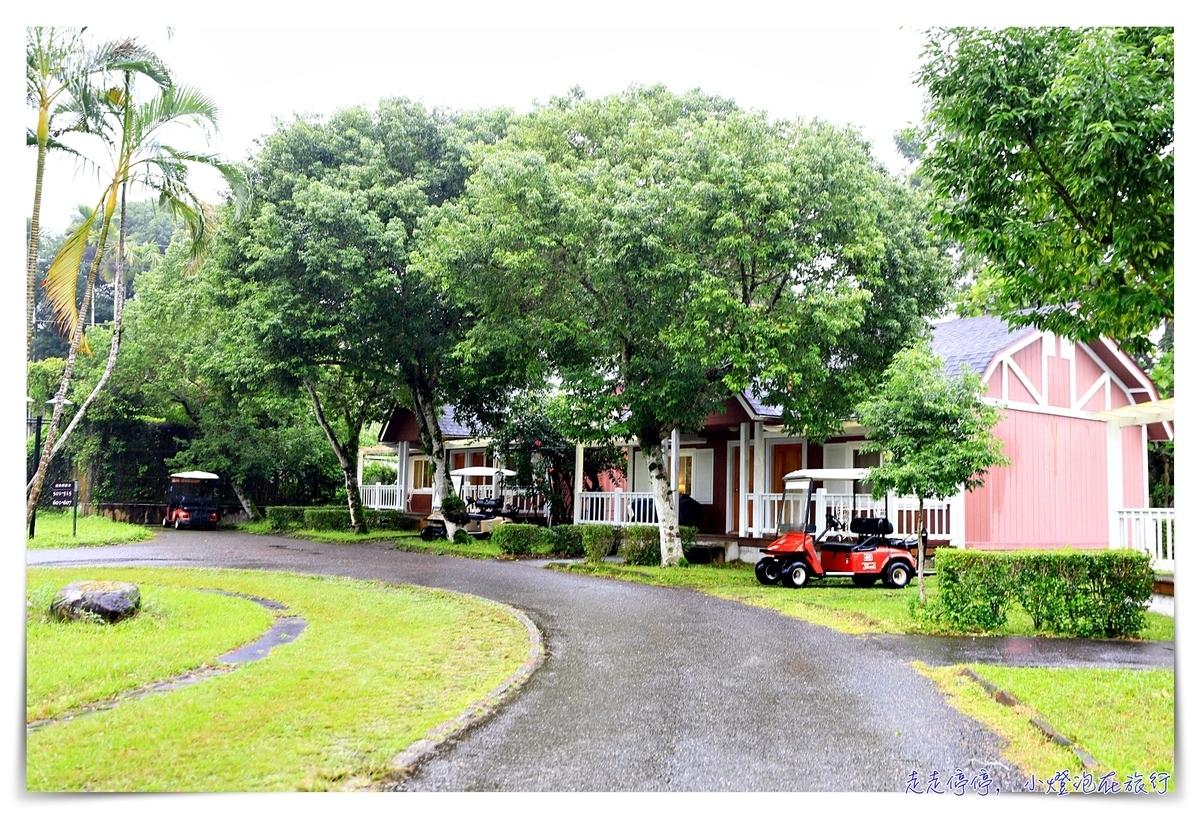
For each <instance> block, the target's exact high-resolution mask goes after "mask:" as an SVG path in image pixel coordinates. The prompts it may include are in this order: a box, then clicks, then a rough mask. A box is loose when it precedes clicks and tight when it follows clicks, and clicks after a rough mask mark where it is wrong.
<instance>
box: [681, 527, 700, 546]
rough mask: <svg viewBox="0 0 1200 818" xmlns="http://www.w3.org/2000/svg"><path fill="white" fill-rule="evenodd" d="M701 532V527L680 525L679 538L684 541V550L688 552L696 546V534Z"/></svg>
mask: <svg viewBox="0 0 1200 818" xmlns="http://www.w3.org/2000/svg"><path fill="white" fill-rule="evenodd" d="M699 533H700V529H698V528H696V526H694V525H681V526H679V539H680V541H681V542H682V543H683V550H684V551H685V552H686V551H687V550H688V549H689V548H695V547H696V536H697V535H698V534H699Z"/></svg>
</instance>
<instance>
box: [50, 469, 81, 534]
mask: <svg viewBox="0 0 1200 818" xmlns="http://www.w3.org/2000/svg"><path fill="white" fill-rule="evenodd" d="M75 486H76V483H75V481H74V480H72V481H71V482H69V483H67V482H63V483H55V484H54V485H53V486H52V487H51V488H50V505H51V506H53V507H55V508H66V507H67V506H70V507H71V536H72V537H74V536H77V528H76V525H77V522H76V514H77V508H76V505H75Z"/></svg>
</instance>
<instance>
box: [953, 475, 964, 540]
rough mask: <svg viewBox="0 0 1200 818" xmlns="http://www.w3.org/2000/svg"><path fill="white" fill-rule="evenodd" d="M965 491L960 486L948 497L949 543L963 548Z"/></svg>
mask: <svg viewBox="0 0 1200 818" xmlns="http://www.w3.org/2000/svg"><path fill="white" fill-rule="evenodd" d="M966 513H967V493H966V491H964V490H963V488H962V487H961V486H960V487H959V489H958V494H956V495H954V496H953V497H951V498H950V544H951V545H953V546H955V547H956V548H963V547H965V546H966V544H967V518H966Z"/></svg>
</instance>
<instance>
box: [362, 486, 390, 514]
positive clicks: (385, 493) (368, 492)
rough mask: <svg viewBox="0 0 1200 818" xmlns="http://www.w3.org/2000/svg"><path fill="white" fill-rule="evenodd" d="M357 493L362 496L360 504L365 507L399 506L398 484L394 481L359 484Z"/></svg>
mask: <svg viewBox="0 0 1200 818" xmlns="http://www.w3.org/2000/svg"><path fill="white" fill-rule="evenodd" d="M358 493H359V496H360V497H362V504H363V505H364V506H366V507H367V508H374V509H383V508H400V502H399V497H400V486H397V485H396V484H395V483H389V484H388V485H384V484H382V483H375V484H374V485H370V486H359V487H358Z"/></svg>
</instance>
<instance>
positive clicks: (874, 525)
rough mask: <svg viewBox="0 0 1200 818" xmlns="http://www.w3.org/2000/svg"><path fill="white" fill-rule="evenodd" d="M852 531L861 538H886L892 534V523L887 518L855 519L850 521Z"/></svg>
mask: <svg viewBox="0 0 1200 818" xmlns="http://www.w3.org/2000/svg"><path fill="white" fill-rule="evenodd" d="M850 530H851V531H852V532H853V533H855V534H858V535H859V536H860V538H866V537H886V536H887V535H888V534H891V533H892V521H891V520H889V519H887V518H886V517H855V518H854V519H853V520H851V521H850Z"/></svg>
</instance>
